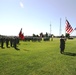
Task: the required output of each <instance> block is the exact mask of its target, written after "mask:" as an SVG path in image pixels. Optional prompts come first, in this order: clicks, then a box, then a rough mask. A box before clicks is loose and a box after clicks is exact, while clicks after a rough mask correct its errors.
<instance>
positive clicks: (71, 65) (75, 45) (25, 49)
mask: <svg viewBox="0 0 76 75" xmlns="http://www.w3.org/2000/svg"><path fill="white" fill-rule="evenodd" d="M59 44H60V42H59V39H54V41H46V42H44V41H41V42H32V41H30V42H22V41H21V42H20V45H18V48H19V49H20V50H15V49H14V48H6V46H5V49H1V48H0V75H76V39H73V40H67V41H66V48H65V53H64V54H60V48H59Z"/></svg>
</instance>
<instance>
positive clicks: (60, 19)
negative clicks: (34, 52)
mask: <svg viewBox="0 0 76 75" xmlns="http://www.w3.org/2000/svg"><path fill="white" fill-rule="evenodd" d="M61 20H62V19H61V18H60V33H59V35H60V36H61Z"/></svg>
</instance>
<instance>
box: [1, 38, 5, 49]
mask: <svg viewBox="0 0 76 75" xmlns="http://www.w3.org/2000/svg"><path fill="white" fill-rule="evenodd" d="M3 46H4V38H3V37H1V48H3Z"/></svg>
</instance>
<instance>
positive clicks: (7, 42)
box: [6, 37, 9, 48]
mask: <svg viewBox="0 0 76 75" xmlns="http://www.w3.org/2000/svg"><path fill="white" fill-rule="evenodd" d="M8 45H9V39H8V37H6V47H7V48H8Z"/></svg>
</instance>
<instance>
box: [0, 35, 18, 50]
mask: <svg viewBox="0 0 76 75" xmlns="http://www.w3.org/2000/svg"><path fill="white" fill-rule="evenodd" d="M4 44H6V48H10V47H13V48H15V49H18V48H17V44H19V38H18V37H3V36H1V37H0V47H1V48H2V49H4V48H5V47H4Z"/></svg>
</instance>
